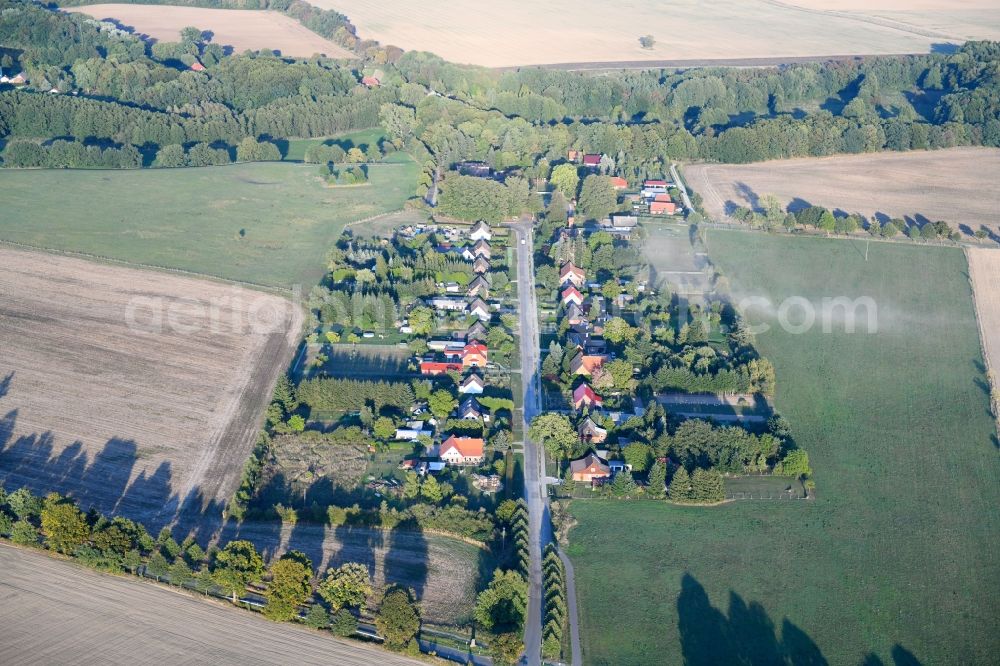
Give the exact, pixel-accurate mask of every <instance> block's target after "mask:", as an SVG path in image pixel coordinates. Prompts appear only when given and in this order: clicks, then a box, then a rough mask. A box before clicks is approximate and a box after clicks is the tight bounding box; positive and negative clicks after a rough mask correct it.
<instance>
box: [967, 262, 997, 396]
mask: <svg viewBox="0 0 1000 666" xmlns="http://www.w3.org/2000/svg"><path fill="white" fill-rule="evenodd" d="M965 254H966V256H967V257H968V259H969V277H970V278H971V280H972V291H973V294H974V296H975V299H976V314H977V315H978V316H979V335H980V337H981V338H982V341H983V351H984V352H985V356H986V362H987V364H988V366H989V369H990V371H991V372H992V375H993V377H992V379H993V387H994V388H1000V386H998V382H1000V250H993V249H989V250H988V249H985V248H970V249H969V250H967V251H966V253H965Z"/></svg>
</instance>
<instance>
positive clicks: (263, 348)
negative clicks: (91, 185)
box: [0, 248, 302, 533]
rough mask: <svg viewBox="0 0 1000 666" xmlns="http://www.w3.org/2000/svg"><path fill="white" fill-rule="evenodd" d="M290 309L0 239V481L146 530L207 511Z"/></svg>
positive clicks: (261, 396)
mask: <svg viewBox="0 0 1000 666" xmlns="http://www.w3.org/2000/svg"><path fill="white" fill-rule="evenodd" d="M213 310H214V312H213ZM269 316H273V320H270V322H269V323H268V321H266V320H267V319H268V317H269ZM157 318H159V322H158V323H157ZM251 321H256V325H251ZM301 321H302V315H301V312H300V311H299V309H298V308H296V307H294V306H292V305H291V303H290V302H289V301H287V300H285V299H282V298H278V297H276V296H270V295H266V294H261V293H258V292H252V291H249V290H246V289H240V288H237V287H232V286H229V285H225V284H220V283H213V282H206V281H201V280H195V279H191V278H186V277H178V276H173V275H167V274H162V273H155V272H147V271H138V270H134V269H129V268H122V267H117V266H107V265H102V264H95V263H90V262H87V261H83V260H79V259H73V258H67V257H61V256H54V255H48V254H42V253H34V252H25V251H21V250H12V249H8V248H0V349H2V350H3V351H2V354H0V482H2V483H3V484H4V485H5V486H6V487H7V488H8V489H12V488H16V487H19V486H21V485H28V486H29V487H31V488H33V489H34V490H36V491H38V492H48V491H50V490H60V491H62V492H64V493H67V494H70V495H72V496H74V497H76V498H77V499H78V500H79V501H80V503H81V505H82V506H83V508H85V509H86V508H88V507H89V506H91V505H93V506H96V507H97V508H99V509H101V510H103V511H105V512H115V513H120V514H124V515H128V516H131V517H134V518H136V519H139V520H142V521H143V522H145V523H146V525H147V527H148V528H149V529H150V530H151V531H153V532H154V533H155V531H156V530H158V529H159V527H160V526H162V525H164V524H167V523H169V522H171V521H173V520H174V519H175V518H178V517H180V516H181V515H183V517H185V518H187V519H189V520H192V521H193V520H195V519H198V518H200V517H201V516H202V514H204V515H205V517H206V518H207V519H208V521H207V523H206V525H207V524H208V523H212V522H214V523H215V524H217V523H218V519H219V517H220V515H221V509H222V507H223V505H224V504H225V502H226V501H227V499H228V498H229V496H230V495H231V494H232V492H233V491H234V490H235V488H236V485H237V484H238V482H239V477H240V472H241V469H242V465H243V461H244V460H245V459H246V457H247V455H248V454H249V451H250V448H251V447H252V445H253V442H254V439H255V434H256V431H257V428H258V427H259V418H260V414H262V413H263V407H264V405H265V404H266V402H267V400H268V399H269V397H270V390H271V386H272V385H273V382H274V380H275V378H276V376H277V374H278V373H279V372H280V371H281V369H282V368H283V367H284V366H285V365H286V364H287V363H288V361H289V360H290V356H291V353H292V348H293V346H294V344H295V343H296V341H297V338H298V335H299V332H300V328H301ZM213 322H214V323H213Z"/></svg>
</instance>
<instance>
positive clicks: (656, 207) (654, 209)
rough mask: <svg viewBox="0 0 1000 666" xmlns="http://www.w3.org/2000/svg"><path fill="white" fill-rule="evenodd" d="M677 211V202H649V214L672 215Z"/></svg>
mask: <svg viewBox="0 0 1000 666" xmlns="http://www.w3.org/2000/svg"><path fill="white" fill-rule="evenodd" d="M676 212H677V204H675V203H674V202H672V201H654V202H652V203H651V204H649V214H650V215H673V214H674V213H676Z"/></svg>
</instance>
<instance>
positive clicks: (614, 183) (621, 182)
mask: <svg viewBox="0 0 1000 666" xmlns="http://www.w3.org/2000/svg"><path fill="white" fill-rule="evenodd" d="M611 187H613V188H615V189H616V190H627V189H628V181H627V180H625V179H624V178H622V177H621V176H611Z"/></svg>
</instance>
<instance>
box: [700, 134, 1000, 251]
mask: <svg viewBox="0 0 1000 666" xmlns="http://www.w3.org/2000/svg"><path fill="white" fill-rule="evenodd" d="M998 173H1000V149H997V148H949V149H946V150H931V151H917V150H915V151H910V152H903V153H897V152H885V153H866V154H863V155H838V156H835V157H806V158H799V159H791V160H772V161H769V162H756V163H754V164H691V165H688V166H686V167H684V173H683V176H684V180H685V182H686V183H687V184H688V185H689V186H690V187H691V189H692V190H693V191H695V192H697V193H698V194H700V195H701V196H702V197H703V198H704V205H705V210H706V211H707V212H708V214H709V215H711V216H712V217H714V218H716V219H723V218H724V217H725V216H726V215H727V214H729V213H730V212H731V211H732V209H733V207H734V206H744V207H755V208H756V207H758V205H759V202H760V198H761V197H763V196H764V195H765V194H773V195H774V196H776V197H777V198H778V200H779V202H780V203H781V204H782V206H788V207H790V208H791V209H792V210H798V209H801V208H805V207H807V206H810V205H813V206H824V207H826V208H829V209H830V210H835V211H837V210H839V211H843V212H845V213H861V214H862V215H864V216H865V217H867V218H869V219H870V218H872V217H877V218H880V219H881V220H886V219H889V218H904V219H907V221H909V222H911V223H912V222H917V223H919V224H923V223H924V222H925V221H927V220H930V221H932V222H933V221H936V220H944V221H945V222H948V223H949V224H950V225H952V227H953V228H954V227H955V226H959V228H960V229H961V230H962V231H963V233H966V234H970V233H972V232H974V231H975V230H977V229H979V228H980V226H982V225H987V226H990V227H992V228H993V229H994V230H996V229H997V228H998V227H997V226H996V224H997V223H996V211H997V209H998V207H1000V192H997V190H996V187H995V186H994V185H995V181H996V177H997V174H998Z"/></svg>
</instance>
